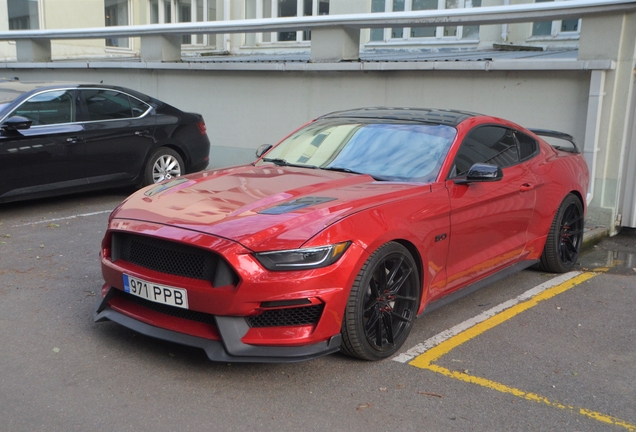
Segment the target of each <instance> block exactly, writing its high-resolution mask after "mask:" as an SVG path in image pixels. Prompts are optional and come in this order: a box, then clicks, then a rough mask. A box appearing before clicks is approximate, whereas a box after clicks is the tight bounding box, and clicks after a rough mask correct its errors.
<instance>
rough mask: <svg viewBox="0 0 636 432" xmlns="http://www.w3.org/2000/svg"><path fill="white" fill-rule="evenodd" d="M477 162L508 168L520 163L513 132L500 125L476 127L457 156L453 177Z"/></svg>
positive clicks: (466, 170) (465, 139)
mask: <svg viewBox="0 0 636 432" xmlns="http://www.w3.org/2000/svg"><path fill="white" fill-rule="evenodd" d="M476 163H488V164H493V165H497V166H499V167H500V168H506V167H509V166H511V165H515V164H517V163H519V153H518V151H517V143H516V142H515V139H514V135H513V132H512V131H511V130H510V129H506V128H503V127H499V126H481V127H476V128H475V129H473V130H472V131H470V132H469V133H468V135H467V136H466V138H464V141H463V142H462V144H461V146H460V147H459V151H458V152H457V156H455V163H454V165H453V169H452V171H451V177H456V176H462V175H464V174H466V173H467V172H468V170H469V169H470V167H471V166H473V164H476Z"/></svg>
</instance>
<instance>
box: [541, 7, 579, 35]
mask: <svg viewBox="0 0 636 432" xmlns="http://www.w3.org/2000/svg"><path fill="white" fill-rule="evenodd" d="M551 1H563V0H535V3H545V2H551ZM580 30H581V20H580V19H579V18H574V19H567V20H562V21H537V22H534V23H532V36H533V37H555V36H569V35H573V36H577V35H578V33H579V32H580Z"/></svg>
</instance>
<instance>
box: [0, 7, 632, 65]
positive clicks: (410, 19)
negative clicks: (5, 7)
mask: <svg viewBox="0 0 636 432" xmlns="http://www.w3.org/2000/svg"><path fill="white" fill-rule="evenodd" d="M633 10H636V0H569V1H558V2H542V3H532V4H517V5H506V6H488V7H476V8H462V9H444V10H422V11H409V12H390V13H364V14H347V15H321V16H308V17H290V18H267V19H246V20H227V21H208V22H193V23H174V24H147V25H131V26H113V27H94V28H80V29H50V30H49V29H45V30H12V31H4V32H0V41H1V40H4V41H33V42H34V43H35V44H36V48H38V49H41V50H44V54H47V53H46V50H47V48H48V50H49V51H50V45H47V43H48V44H50V41H51V40H59V39H105V38H121V37H141V38H142V40H143V38H144V37H159V38H166V37H168V38H169V37H174V38H177V37H179V36H181V35H191V34H231V33H258V32H287V31H303V30H311V31H319V30H321V29H333V28H340V29H365V28H389V27H434V26H456V25H457V26H461V25H482V24H508V23H519V22H532V21H549V20H564V19H571V18H581V17H586V16H591V15H600V14H612V13H624V12H629V11H633ZM312 44H313V42H312ZM18 49H21V48H20V46H18ZM48 54H49V56H50V53H48ZM18 57H19V56H18ZM142 57H143V53H142Z"/></svg>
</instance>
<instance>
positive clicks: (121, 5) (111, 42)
mask: <svg viewBox="0 0 636 432" xmlns="http://www.w3.org/2000/svg"><path fill="white" fill-rule="evenodd" d="M104 17H105V21H106V27H110V26H125V25H128V0H104ZM106 46H109V47H119V48H128V47H129V46H130V41H129V40H128V38H109V39H106Z"/></svg>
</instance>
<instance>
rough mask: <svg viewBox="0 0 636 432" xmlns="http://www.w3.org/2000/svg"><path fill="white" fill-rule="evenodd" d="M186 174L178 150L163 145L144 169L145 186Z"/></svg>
mask: <svg viewBox="0 0 636 432" xmlns="http://www.w3.org/2000/svg"><path fill="white" fill-rule="evenodd" d="M182 174H185V166H184V164H183V159H182V158H181V156H180V155H179V153H177V152H176V151H174V150H172V149H170V148H168V147H161V148H159V149H158V150H157V151H155V152H154V153H153V154H152V156H150V159H148V163H147V164H146V168H145V169H144V186H147V185H151V184H154V183H159V182H160V181H163V180H166V179H171V178H174V177H179V176H181V175H182Z"/></svg>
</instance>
